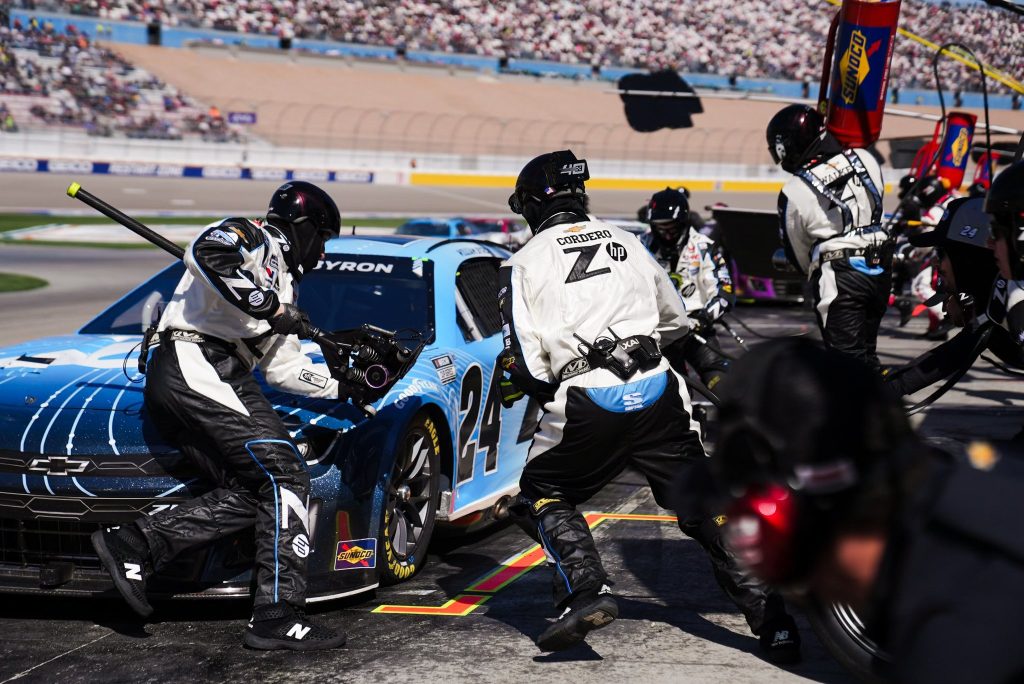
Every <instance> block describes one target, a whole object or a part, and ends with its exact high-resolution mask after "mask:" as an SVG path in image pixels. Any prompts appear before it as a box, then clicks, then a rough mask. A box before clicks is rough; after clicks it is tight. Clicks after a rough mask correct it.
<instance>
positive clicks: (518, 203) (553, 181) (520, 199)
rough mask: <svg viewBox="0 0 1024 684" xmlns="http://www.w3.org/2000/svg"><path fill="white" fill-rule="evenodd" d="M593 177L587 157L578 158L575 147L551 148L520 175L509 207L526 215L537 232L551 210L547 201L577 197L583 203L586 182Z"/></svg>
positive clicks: (517, 212)
mask: <svg viewBox="0 0 1024 684" xmlns="http://www.w3.org/2000/svg"><path fill="white" fill-rule="evenodd" d="M588 180H590V170H589V169H588V168H587V161H586V160H585V159H577V158H576V155H575V154H573V153H572V150H559V151H558V152H548V153H546V154H542V155H540V156H539V157H534V158H533V159H531V160H530V161H529V162H528V163H527V164H526V166H524V167H523V170H522V171H520V172H519V177H518V178H516V189H515V191H514V192H513V193H512V194H511V195H509V198H508V207H509V209H511V210H512V211H513V212H515V213H516V214H520V215H522V216H523V217H524V218H525V219H526V221H527V223H529V224H530V229H531V230H532V231H533V232H534V233H536V232H538V230H539V229H540V226H541V224H542V223H543V221H544V219H546V218H547V217H548V216H549V215H550V214H549V213H548V212H547V211H545V209H546V207H545V206H544V205H546V204H549V203H550V201H551V200H554V199H557V198H577V199H579V200H580V204H581V206H582V205H583V200H584V198H585V197H586V188H585V187H584V185H583V183H584V182H585V181H588Z"/></svg>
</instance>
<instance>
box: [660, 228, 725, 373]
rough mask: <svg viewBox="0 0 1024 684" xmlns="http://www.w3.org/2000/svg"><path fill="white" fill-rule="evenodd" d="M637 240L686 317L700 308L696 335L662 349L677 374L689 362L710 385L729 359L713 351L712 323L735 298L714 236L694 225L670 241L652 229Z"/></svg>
mask: <svg viewBox="0 0 1024 684" xmlns="http://www.w3.org/2000/svg"><path fill="white" fill-rule="evenodd" d="M642 241H643V243H644V245H646V246H647V249H649V250H650V251H651V254H653V255H654V258H655V259H656V260H657V262H658V263H659V264H661V266H662V268H664V269H665V270H666V271H667V272H668V274H669V277H670V278H671V279H672V283H673V285H675V286H676V289H677V290H678V291H679V296H680V297H681V298H682V300H683V305H684V306H685V307H686V311H687V312H688V313H689V314H690V315H691V316H692V315H693V314H695V313H697V312H701V313H700V314H699V321H700V322H701V323H703V326H702V327H701V329H700V330H699V331H698V335H688V336H687V337H685V338H684V339H683V340H680V341H679V342H678V343H677V344H674V345H666V347H665V349H664V353H665V355H666V356H667V357H668V359H669V361H670V363H672V367H673V368H674V369H676V370H677V371H678V372H680V373H682V372H683V370H684V363H688V364H690V366H692V367H693V369H694V370H696V371H697V374H698V375H699V376H700V379H701V381H702V382H703V383H704V384H705V385H707V387H708V388H710V389H714V387H715V385H717V384H718V382H719V381H720V380H721V379H722V376H723V375H724V374H725V373H727V372H728V370H729V361H728V360H727V359H726V358H725V357H724V356H722V355H721V354H719V353H718V352H716V351H715V349H718V348H720V345H719V341H718V336H717V335H716V334H715V329H714V327H712V324H713V323H714V322H715V321H717V320H718V319H719V318H721V317H722V316H723V315H724V314H725V312H726V311H728V310H729V309H730V308H731V307H732V305H733V304H734V303H735V300H736V297H735V295H734V294H733V287H732V276H731V275H730V274H729V265H728V264H727V263H726V261H725V257H724V256H723V254H722V250H721V249H720V248H719V247H718V245H717V244H715V242H714V240H712V239H711V238H709V237H707V236H706V235H703V234H701V233H700V232H698V231H697V230H696V229H695V228H693V227H691V228H688V229H687V232H686V233H684V234H683V235H682V236H681V237H680V239H679V241H678V242H677V243H675V244H666V243H665V242H664V241H663V240H661V239H659V237H658V235H657V234H656V233H654V232H653V231H652V232H650V233H648V234H647V235H645V236H644V237H643V238H642ZM698 337H699V338H700V339H698ZM709 343H710V344H709Z"/></svg>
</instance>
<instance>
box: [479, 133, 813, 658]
mask: <svg viewBox="0 0 1024 684" xmlns="http://www.w3.org/2000/svg"><path fill="white" fill-rule="evenodd" d="M588 178H589V171H588V169H587V163H586V162H585V161H584V160H581V159H577V158H576V157H575V155H573V154H572V152H570V151H568V150H563V151H559V152H552V153H548V154H543V155H541V156H539V157H537V158H535V159H533V160H532V161H530V162H529V163H528V164H527V165H526V166H525V167H524V168H523V170H522V171H521V172H520V174H519V178H518V180H517V181H516V188H515V191H514V192H513V194H512V196H511V197H510V198H509V206H510V208H511V209H512V211H514V212H515V213H517V214H521V215H523V216H524V217H525V218H526V220H527V222H528V223H529V226H530V229H531V231H533V233H534V237H533V238H532V239H531V240H530V241H529V242H528V243H527V244H526V246H525V247H523V249H522V250H520V251H519V252H517V253H516V254H515V255H514V256H513V257H512V258H511V259H509V260H508V261H507V262H506V263H505V264H504V265H503V266H502V268H501V270H500V274H499V292H498V298H499V302H500V306H501V313H502V320H503V324H504V332H505V348H504V351H503V352H502V353H501V355H500V356H499V362H500V363H501V366H502V368H504V369H505V371H507V373H508V375H509V378H508V379H507V380H506V381H505V382H504V383H503V401H504V402H505V403H506V405H508V404H509V402H512V401H514V400H515V399H517V398H520V397H521V396H522V394H523V393H524V392H525V393H528V394H530V395H531V396H533V397H534V398H535V399H537V400H538V401H540V402H541V404H542V405H543V416H542V418H541V421H540V425H539V427H538V429H537V432H536V434H535V435H534V437H533V442H532V444H531V446H530V450H529V454H528V457H527V463H526V466H525V468H524V469H523V473H522V477H521V479H520V483H519V484H520V489H521V494H520V495H519V498H518V499H517V500H516V502H515V504H514V505H513V506H512V513H513V516H514V517H515V518H516V520H517V522H518V524H519V525H520V526H521V527H522V528H523V529H524V530H525V531H526V533H527V534H529V535H530V536H531V537H532V538H533V539H534V540H536V541H537V542H539V543H540V544H541V545H542V546H543V548H544V550H545V552H546V553H547V555H548V558H549V560H550V562H551V563H552V564H553V565H554V577H553V580H554V602H555V605H556V607H557V608H558V610H560V611H562V613H561V615H560V617H559V618H558V620H557V621H556V622H554V623H553V624H552V625H551V626H550V627H549V628H548V629H546V630H545V631H544V632H543V634H541V635H540V636H539V638H538V639H537V645H538V646H539V647H540V648H541V649H542V650H544V651H557V650H562V649H566V648H569V647H571V646H573V645H575V644H577V643H579V642H581V641H583V640H584V639H585V638H586V635H587V633H588V632H590V631H591V630H594V629H598V628H600V627H604V626H606V625H608V624H609V623H610V622H611V621H613V620H614V619H615V618H616V617H617V616H618V613H619V609H618V605H617V603H616V601H615V598H614V597H613V595H612V593H611V589H610V587H609V585H610V584H611V580H610V579H609V577H608V574H607V572H606V571H605V569H604V566H603V565H602V563H601V557H600V555H599V553H598V550H597V547H596V546H595V543H594V538H593V536H592V535H591V533H590V529H589V527H588V525H587V523H586V521H585V520H584V518H583V515H581V514H580V512H579V511H578V510H577V506H579V505H581V504H583V503H584V502H586V501H587V500H588V499H590V498H591V497H592V496H594V494H596V493H597V492H598V491H600V490H601V488H603V487H604V486H605V485H606V484H607V483H608V482H610V481H611V480H612V479H613V478H614V477H615V476H616V475H618V474H619V473H620V472H622V470H623V469H624V468H625V467H626V466H627V465H632V466H633V467H635V468H637V469H638V470H639V471H640V472H642V473H643V474H644V476H645V477H646V478H647V481H648V482H649V483H650V486H651V489H652V492H653V494H654V498H655V500H656V501H657V502H658V504H659V505H660V506H662V507H665V508H668V507H670V498H669V497H670V494H671V491H672V482H673V480H674V478H675V477H676V476H677V474H678V473H679V472H680V471H681V470H682V469H683V468H685V467H687V466H688V465H689V464H690V463H691V462H692V461H695V460H701V459H704V458H705V453H704V448H703V446H702V445H701V442H700V438H699V437H698V433H697V432H696V430H695V423H693V422H692V421H691V415H690V400H689V397H688V395H687V394H686V390H685V387H684V385H683V384H682V382H681V380H680V379H679V377H678V376H677V375H676V374H675V373H674V372H672V370H671V369H670V367H669V364H668V362H667V361H666V360H665V359H664V358H662V356H661V352H660V344H663V343H671V342H673V341H675V340H677V339H679V338H681V337H682V336H683V335H685V334H686V332H687V329H688V324H687V318H686V310H685V309H684V307H683V303H682V300H681V299H680V298H679V294H678V292H677V291H676V289H675V287H674V286H673V285H672V282H671V280H669V277H668V274H667V273H665V271H664V270H663V269H662V268H661V266H660V265H659V264H658V263H657V262H656V261H655V260H654V258H653V257H652V256H651V255H650V253H649V252H648V251H647V250H646V248H645V247H644V246H643V245H642V244H641V243H640V242H639V241H638V240H636V239H635V238H634V237H633V236H632V235H631V234H629V233H627V232H625V231H622V230H620V229H618V228H616V227H614V226H611V225H608V224H605V223H602V222H600V221H592V220H589V219H588V218H587V215H586V213H585V210H584V197H585V187H584V181H586V180H587V179H588ZM680 528H681V529H682V530H683V532H685V533H686V534H687V535H689V536H691V537H693V538H694V539H696V540H697V541H698V542H699V543H700V544H701V545H702V546H703V548H704V549H705V550H706V551H707V553H708V554H709V556H710V557H711V563H712V566H713V569H714V573H715V578H716V579H717V580H718V583H719V584H720V585H721V587H722V588H723V589H724V590H725V592H726V593H727V594H728V595H729V597H730V598H731V599H732V600H733V601H734V602H735V603H736V604H737V605H738V606H739V607H740V609H741V610H742V611H743V614H744V615H745V616H746V618H747V622H748V624H749V625H750V628H751V629H752V630H753V632H754V633H755V634H757V635H758V636H759V639H760V643H761V646H762V647H763V649H764V653H765V655H766V657H767V658H769V659H771V660H773V661H775V662H794V661H796V660H797V659H798V658H799V637H798V635H797V631H796V625H795V623H794V622H793V619H792V618H791V617H790V616H789V615H788V614H787V613H786V612H785V607H784V605H783V602H782V599H781V597H779V596H778V595H776V594H772V593H770V592H768V591H766V590H765V588H764V587H763V586H762V585H761V584H760V583H758V582H756V581H754V580H752V579H751V578H750V577H748V576H747V575H745V574H744V573H743V572H741V571H740V570H739V569H738V568H737V566H736V564H735V560H734V558H733V557H732V556H731V555H730V554H729V553H728V552H727V551H726V550H725V547H724V546H723V543H722V539H721V534H720V529H719V526H718V524H717V523H716V521H715V520H714V519H713V518H712V517H711V516H708V517H700V516H692V517H690V516H684V515H680Z"/></svg>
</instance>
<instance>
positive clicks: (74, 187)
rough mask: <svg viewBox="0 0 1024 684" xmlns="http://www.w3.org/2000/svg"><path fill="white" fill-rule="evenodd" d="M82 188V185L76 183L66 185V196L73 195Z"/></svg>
mask: <svg viewBox="0 0 1024 684" xmlns="http://www.w3.org/2000/svg"><path fill="white" fill-rule="evenodd" d="M81 189H82V186H81V185H79V184H78V183H72V184H71V185H69V186H68V197H74V196H75V195H77V194H78V191H79V190H81Z"/></svg>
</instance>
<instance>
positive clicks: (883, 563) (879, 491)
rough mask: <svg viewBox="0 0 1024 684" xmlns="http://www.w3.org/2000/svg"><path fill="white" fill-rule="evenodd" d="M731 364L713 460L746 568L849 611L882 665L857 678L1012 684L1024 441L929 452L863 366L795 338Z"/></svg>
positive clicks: (1020, 594) (1022, 626) (1023, 591)
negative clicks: (877, 650)
mask: <svg viewBox="0 0 1024 684" xmlns="http://www.w3.org/2000/svg"><path fill="white" fill-rule="evenodd" d="M733 370H734V373H733V375H732V376H730V378H733V377H734V378H737V379H739V378H742V383H739V382H737V383H735V384H731V383H732V380H731V379H730V380H728V381H727V382H723V383H722V387H721V389H722V392H721V397H722V402H723V405H722V408H721V410H720V412H719V418H720V421H721V426H720V436H719V439H718V443H717V446H716V449H715V451H714V454H713V455H712V457H711V458H710V459H709V461H710V467H711V471H712V473H713V477H714V481H715V482H716V483H717V485H718V490H719V491H720V492H721V493H722V495H723V497H724V499H725V501H726V503H725V506H726V510H727V511H728V515H729V522H728V523H727V524H726V537H727V539H728V540H729V545H730V547H731V548H732V549H733V550H734V551H735V552H736V553H737V555H738V556H739V558H740V559H741V560H742V561H743V563H744V565H746V566H747V567H749V568H750V569H751V570H752V571H753V572H754V574H755V575H757V576H758V577H760V578H762V579H764V580H765V581H767V582H768V583H769V584H771V585H772V586H775V587H781V588H786V589H789V590H792V591H794V592H797V593H805V594H808V595H809V597H810V598H812V599H814V600H813V601H812V603H811V605H812V606H814V605H818V606H821V608H820V610H821V611H830V610H832V608H830V604H831V603H833V602H838V603H841V604H846V605H848V606H849V607H851V608H852V609H853V610H854V611H856V614H857V617H858V618H859V621H860V622H862V623H863V625H864V631H863V633H862V634H861V636H863V637H866V638H867V639H869V640H871V641H873V642H874V643H875V644H877V645H878V647H880V649H881V651H882V652H883V653H885V654H887V655H888V658H889V659H891V663H892V666H891V668H887V667H886V663H885V662H882V659H877V658H876V659H875V663H874V665H873V666H872V667H874V668H882V669H881V671H879V670H878V669H875V671H873V672H872V673H871V676H870V677H869V678H868V679H871V680H875V679H877V680H879V681H893V682H901V683H902V682H922V683H923V682H927V683H928V684H934V683H942V682H950V683H953V682H957V683H958V682H968V681H970V682H1019V681H1022V678H1024V651H1022V650H1021V648H1020V644H1021V643H1022V640H1024V623H1022V622H1021V620H1020V619H1019V617H1018V616H1017V615H1016V611H1014V610H1011V609H1008V607H1009V606H1017V605H1020V602H1021V601H1024V540H1022V537H1021V535H1020V531H1019V522H1018V518H1019V511H1020V507H1021V504H1020V502H1021V499H1022V498H1024V470H1022V468H1021V461H1020V452H1019V449H1020V447H1019V445H1018V446H1017V447H1016V451H1013V448H1012V447H1011V446H1009V445H1007V444H990V443H984V442H973V443H971V444H970V445H968V446H967V447H966V448H962V451H963V452H964V453H962V454H959V456H960V458H955V457H954V456H957V454H947V453H945V452H943V451H940V450H938V449H935V448H933V447H930V446H928V445H927V444H925V443H923V442H922V441H921V440H920V439H919V438H918V437H917V435H915V434H914V432H913V430H912V429H911V427H910V423H909V421H908V419H907V416H906V413H905V411H904V409H903V406H902V405H901V403H900V402H899V400H897V399H896V398H894V397H891V396H889V395H888V393H887V392H886V390H885V389H884V388H883V386H882V381H881V378H879V377H878V376H876V375H875V374H874V373H871V372H869V369H868V367H867V366H866V365H864V364H863V363H861V362H859V361H857V360H856V359H853V358H851V357H849V356H847V355H843V354H840V353H838V352H837V351H835V350H830V349H822V348H821V347H819V346H817V345H815V344H813V343H811V342H808V341H806V340H786V341H776V342H770V343H766V344H764V345H760V346H759V347H757V348H756V349H755V350H753V351H752V352H751V353H750V354H747V355H745V356H744V357H743V358H741V359H739V360H738V361H736V362H735V363H734V364H733ZM793 416H800V417H801V419H800V420H799V421H794V420H793ZM716 504H717V505H719V506H720V505H722V501H721V499H719V500H718V501H717V502H716ZM858 631H859V630H858Z"/></svg>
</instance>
